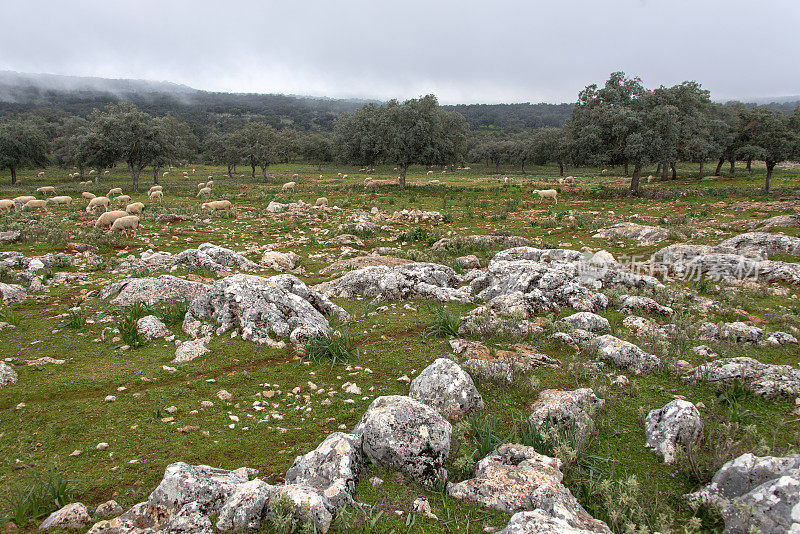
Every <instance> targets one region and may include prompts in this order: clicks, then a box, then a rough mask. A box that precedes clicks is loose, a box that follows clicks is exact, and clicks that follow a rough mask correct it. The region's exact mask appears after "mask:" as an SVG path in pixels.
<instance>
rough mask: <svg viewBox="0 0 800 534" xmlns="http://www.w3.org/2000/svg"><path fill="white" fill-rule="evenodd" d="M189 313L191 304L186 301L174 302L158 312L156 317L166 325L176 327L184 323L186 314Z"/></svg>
mask: <svg viewBox="0 0 800 534" xmlns="http://www.w3.org/2000/svg"><path fill="white" fill-rule="evenodd" d="M187 311H189V303H188V302H186V301H181V302H173V303H172V304H169V305H167V306H166V307H164V308H161V309H160V310H158V311H157V312H156V315H157V316H158V318H159V319H161V320H162V321H163V322H164V324H166V325H169V326H175V325H179V324H182V323H183V319H184V318H185V317H186V312H187Z"/></svg>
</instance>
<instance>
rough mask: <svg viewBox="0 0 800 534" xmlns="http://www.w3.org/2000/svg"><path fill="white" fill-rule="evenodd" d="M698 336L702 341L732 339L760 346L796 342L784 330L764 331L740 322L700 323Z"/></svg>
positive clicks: (775, 345) (795, 339) (736, 341)
mask: <svg viewBox="0 0 800 534" xmlns="http://www.w3.org/2000/svg"><path fill="white" fill-rule="evenodd" d="M698 337H699V339H702V340H704V341H719V340H725V341H732V342H734V343H753V344H758V345H761V346H774V347H777V346H780V345H786V344H797V338H796V337H794V336H793V335H791V334H789V333H786V332H764V330H763V329H762V328H759V327H757V326H753V325H749V324H746V323H742V322H739V321H737V322H734V323H721V324H719V325H717V324H714V323H708V322H706V323H702V324H700V326H699V327H698Z"/></svg>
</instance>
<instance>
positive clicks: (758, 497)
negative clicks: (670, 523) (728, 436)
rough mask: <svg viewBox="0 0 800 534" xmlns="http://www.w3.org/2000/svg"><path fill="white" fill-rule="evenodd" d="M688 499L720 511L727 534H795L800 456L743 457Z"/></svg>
mask: <svg viewBox="0 0 800 534" xmlns="http://www.w3.org/2000/svg"><path fill="white" fill-rule="evenodd" d="M685 498H686V499H687V500H689V501H693V502H697V503H700V504H703V505H706V506H714V507H716V508H718V509H720V510H721V511H722V517H723V519H724V520H725V531H724V532H725V533H726V534H734V533H735V534H745V533H747V532H753V531H758V532H762V533H764V534H773V533H774V534H778V533H783V532H795V531H796V530H798V529H800V519H798V518H797V514H796V512H795V510H796V509H797V506H798V504H800V456H798V455H790V456H786V457H775V456H763V457H759V456H754V455H753V454H750V453H747V454H743V455H741V456H739V457H738V458H735V459H733V460H731V461H729V462H728V463H726V464H725V465H723V466H722V467H721V468H720V470H719V471H717V473H716V474H715V475H714V478H712V479H711V483H710V484H708V485H707V486H705V487H703V488H701V489H700V490H699V491H697V492H695V493H690V494H688V495H685Z"/></svg>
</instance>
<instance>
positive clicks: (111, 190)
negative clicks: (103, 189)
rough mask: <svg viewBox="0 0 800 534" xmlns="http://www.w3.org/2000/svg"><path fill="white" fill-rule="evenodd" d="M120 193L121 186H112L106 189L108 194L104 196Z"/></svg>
mask: <svg viewBox="0 0 800 534" xmlns="http://www.w3.org/2000/svg"><path fill="white" fill-rule="evenodd" d="M121 194H122V188H121V187H112V188H111V189H109V190H108V195H106V196H108V197H109V198H111V197H113V196H114V195H121Z"/></svg>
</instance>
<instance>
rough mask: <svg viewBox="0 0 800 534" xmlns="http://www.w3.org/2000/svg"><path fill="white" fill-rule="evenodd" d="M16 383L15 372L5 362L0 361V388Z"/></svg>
mask: <svg viewBox="0 0 800 534" xmlns="http://www.w3.org/2000/svg"><path fill="white" fill-rule="evenodd" d="M16 383H17V372H16V371H15V370H14V369H13V368H12V367H11V366H10V365H8V364H7V363H6V362H0V388H2V387H6V386H10V385H11V384H16Z"/></svg>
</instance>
